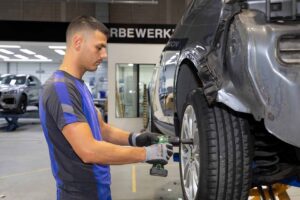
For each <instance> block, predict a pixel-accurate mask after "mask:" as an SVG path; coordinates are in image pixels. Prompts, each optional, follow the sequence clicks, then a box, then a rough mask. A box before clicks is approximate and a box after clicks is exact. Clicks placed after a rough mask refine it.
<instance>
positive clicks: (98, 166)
mask: <svg viewBox="0 0 300 200" xmlns="http://www.w3.org/2000/svg"><path fill="white" fill-rule="evenodd" d="M108 33H109V31H108V29H107V28H106V27H105V26H104V25H103V24H102V23H100V22H99V21H97V20H96V19H95V18H93V17H88V16H81V17H78V18H76V19H74V20H73V21H72V22H71V23H70V25H69V26H68V29H67V34H66V37H67V49H66V54H65V56H64V59H63V62H62V64H61V66H60V68H59V70H57V71H56V72H54V74H53V75H52V76H51V77H50V78H49V79H48V80H47V82H46V83H45V85H44V87H43V91H42V94H41V96H40V118H41V124H42V128H43V131H44V134H45V137H46V140H47V143H48V147H49V153H50V159H51V167H52V172H53V176H54V177H55V180H56V185H57V199H59V200H77V199H78V200H99V199H101V200H110V199H111V192H110V183H111V177H110V168H109V165H112V164H113V165H117V164H127V163H137V162H148V163H160V164H167V162H168V159H169V158H170V156H171V155H172V153H173V150H172V145H169V144H154V145H152V144H153V141H154V140H155V139H156V138H157V136H156V135H155V134H150V133H143V134H139V133H129V132H127V131H123V130H120V129H118V128H114V127H112V126H110V125H108V124H106V123H105V122H104V121H103V120H102V117H101V114H100V112H99V111H98V110H97V109H96V108H95V107H94V104H93V100H92V96H91V94H90V93H89V91H88V89H87V87H86V86H85V84H84V82H83V80H82V76H83V75H84V73H85V72H86V71H95V70H96V69H97V67H98V65H99V64H100V63H101V62H102V60H103V59H105V58H106V57H107V51H106V45H107V38H108ZM129 145H130V146H132V147H129ZM143 146H146V147H143Z"/></svg>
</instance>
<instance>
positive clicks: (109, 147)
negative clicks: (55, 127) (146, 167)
mask: <svg viewBox="0 0 300 200" xmlns="http://www.w3.org/2000/svg"><path fill="white" fill-rule="evenodd" d="M103 123H104V122H103ZM101 128H102V127H101ZM105 128H106V127H105ZM105 130H106V129H105ZM112 130H114V129H113V128H110V127H109V128H108V131H109V132H110V131H112ZM106 131H107V130H106ZM62 132H63V134H64V136H65V138H66V139H67V140H68V142H69V143H70V144H71V146H72V148H73V150H74V151H75V153H76V154H77V155H78V156H79V157H80V159H81V160H82V161H83V162H84V163H98V164H128V163H136V162H143V161H145V159H146V150H145V148H141V147H124V146H118V145H114V144H111V143H108V142H104V141H97V140H95V139H94V138H93V135H92V131H91V129H90V127H89V125H88V124H87V123H86V122H76V123H72V124H68V125H66V126H65V127H64V128H63V130H62ZM117 132H118V133H117V134H120V135H124V136H123V140H125V139H124V138H126V136H125V135H127V139H126V140H127V141H128V134H127V133H126V132H122V131H120V132H119V131H117ZM109 134H111V133H109ZM112 135H113V138H114V137H115V134H112ZM114 139H115V138H114ZM109 140H111V138H110V137H109ZM109 140H108V141H109ZM117 141H118V140H117ZM120 142H121V143H122V139H121V140H120ZM123 143H126V142H124V141H123ZM127 143H128V142H127Z"/></svg>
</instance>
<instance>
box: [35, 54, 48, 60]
mask: <svg viewBox="0 0 300 200" xmlns="http://www.w3.org/2000/svg"><path fill="white" fill-rule="evenodd" d="M34 56H35V57H36V58H39V59H41V60H48V58H47V57H45V56H42V55H34Z"/></svg>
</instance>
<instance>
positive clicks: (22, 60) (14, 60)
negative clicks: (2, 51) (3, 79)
mask: <svg viewBox="0 0 300 200" xmlns="http://www.w3.org/2000/svg"><path fill="white" fill-rule="evenodd" d="M4 61H6V62H52V59H47V60H41V59H4Z"/></svg>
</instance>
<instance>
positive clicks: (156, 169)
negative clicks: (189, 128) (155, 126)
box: [150, 135, 193, 177]
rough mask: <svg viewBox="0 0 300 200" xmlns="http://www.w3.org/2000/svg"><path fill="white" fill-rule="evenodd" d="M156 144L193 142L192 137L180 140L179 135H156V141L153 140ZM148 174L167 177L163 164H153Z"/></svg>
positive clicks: (174, 144)
mask: <svg viewBox="0 0 300 200" xmlns="http://www.w3.org/2000/svg"><path fill="white" fill-rule="evenodd" d="M155 143H156V144H165V143H170V144H172V145H173V146H178V145H179V144H181V143H183V144H193V139H186V140H180V138H179V137H168V136H164V135H161V136H159V137H158V139H157V141H155ZM150 175H152V176H162V177H167V176H168V170H166V169H165V168H164V165H162V164H153V165H152V167H151V169H150Z"/></svg>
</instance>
